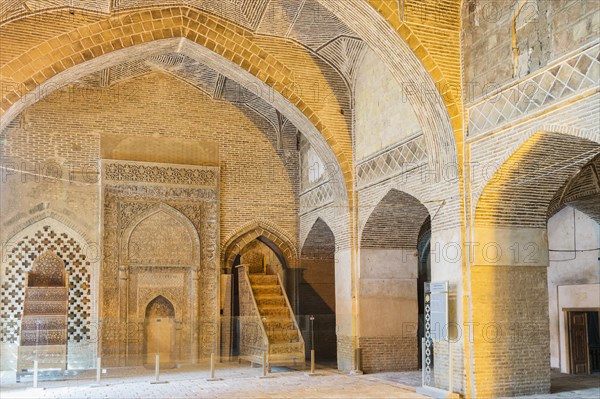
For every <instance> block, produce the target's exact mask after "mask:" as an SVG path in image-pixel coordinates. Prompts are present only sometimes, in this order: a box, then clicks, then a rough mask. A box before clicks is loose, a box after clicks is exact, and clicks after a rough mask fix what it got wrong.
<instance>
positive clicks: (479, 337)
mask: <svg viewBox="0 0 600 399" xmlns="http://www.w3.org/2000/svg"><path fill="white" fill-rule="evenodd" d="M475 244H476V245H477V246H476V247H475V248H474V258H473V262H472V265H471V273H470V279H471V282H470V283H471V307H472V310H471V312H470V318H471V320H470V321H471V323H472V326H473V341H472V344H471V345H472V349H473V354H472V357H473V358H472V361H471V373H472V375H471V378H472V380H473V381H474V390H473V392H472V394H473V396H476V397H498V396H520V395H534V394H544V393H548V392H549V391H550V333H549V321H548V320H549V319H548V285H547V267H548V239H547V233H546V229H545V228H526V227H510V226H507V227H503V226H502V227H501V226H496V227H491V226H490V227H487V226H486V227H476V229H475Z"/></svg>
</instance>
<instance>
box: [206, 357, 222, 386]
mask: <svg viewBox="0 0 600 399" xmlns="http://www.w3.org/2000/svg"><path fill="white" fill-rule="evenodd" d="M222 380H223V379H222V378H215V354H214V352H213V353H211V354H210V378H207V379H206V381H222Z"/></svg>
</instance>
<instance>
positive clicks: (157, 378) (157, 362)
mask: <svg viewBox="0 0 600 399" xmlns="http://www.w3.org/2000/svg"><path fill="white" fill-rule="evenodd" d="M168 383H169V381H161V380H160V354H159V353H158V348H157V353H156V355H155V357H154V381H152V382H150V384H168Z"/></svg>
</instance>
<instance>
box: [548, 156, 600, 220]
mask: <svg viewBox="0 0 600 399" xmlns="http://www.w3.org/2000/svg"><path fill="white" fill-rule="evenodd" d="M566 206H571V207H573V208H575V209H577V210H578V211H580V212H583V213H585V214H586V215H588V216H589V217H590V218H592V219H594V220H595V221H596V222H597V223H600V154H599V155H597V156H596V157H595V158H594V159H592V160H591V161H590V162H588V163H587V164H585V165H583V166H582V167H581V169H580V170H579V172H577V174H576V175H575V176H573V177H571V178H570V179H569V180H567V181H566V182H565V183H564V184H563V186H562V187H561V188H560V189H559V190H558V191H557V192H556V194H555V195H554V198H552V201H551V202H550V205H549V207H548V213H547V215H548V219H550V218H551V217H552V216H554V215H555V214H556V213H558V212H559V211H560V210H561V209H563V208H564V207H566Z"/></svg>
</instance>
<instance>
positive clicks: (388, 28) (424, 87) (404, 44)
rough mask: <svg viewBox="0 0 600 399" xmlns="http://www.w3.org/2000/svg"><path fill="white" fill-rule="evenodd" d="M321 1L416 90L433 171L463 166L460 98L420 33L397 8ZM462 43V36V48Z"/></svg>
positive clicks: (373, 1) (410, 92)
mask: <svg viewBox="0 0 600 399" xmlns="http://www.w3.org/2000/svg"><path fill="white" fill-rule="evenodd" d="M317 1H318V2H319V3H320V4H321V5H323V6H324V7H325V8H327V9H328V10H329V11H331V12H332V13H333V14H334V15H336V16H337V17H338V18H339V19H340V20H341V21H342V22H343V23H344V24H346V25H347V26H348V27H350V28H351V29H352V30H354V31H355V32H356V33H357V34H358V35H359V36H360V37H361V38H362V39H363V40H364V41H365V42H366V43H367V44H368V45H369V47H371V49H372V50H373V51H374V52H375V53H376V54H377V55H378V56H379V58H380V59H381V60H382V61H383V62H384V63H385V64H386V65H387V67H388V68H389V69H390V71H391V72H392V74H393V75H394V77H395V78H396V79H397V80H398V82H399V83H400V84H401V85H405V87H407V88H410V89H407V90H406V91H405V93H406V95H407V96H408V98H409V101H410V102H411V104H412V106H413V108H414V109H415V114H416V116H417V119H418V120H419V123H420V125H421V127H422V128H423V133H424V136H425V139H426V142H427V147H428V148H429V149H430V151H431V153H432V159H430V162H432V167H434V168H435V170H436V171H437V172H438V173H439V174H441V173H442V169H443V166H444V165H448V164H455V163H456V162H457V161H458V162H460V159H459V158H458V157H459V155H460V154H458V152H457V151H458V150H457V148H456V142H457V141H460V140H462V136H463V132H462V129H463V120H462V112H461V101H460V98H456V96H455V95H454V94H453V93H452V90H451V89H452V88H451V86H450V85H449V82H448V80H447V78H446V77H445V74H444V73H443V72H442V69H441V68H440V65H438V63H437V62H436V61H435V60H434V58H433V57H432V54H431V53H430V52H429V50H428V49H427V47H426V46H425V45H423V44H422V42H421V40H420V39H419V38H418V37H417V34H415V32H414V31H413V30H412V29H411V28H410V27H409V26H408V25H407V24H406V23H402V22H401V21H400V19H399V16H398V9H397V3H396V2H385V1H379V0H369V1H368V2H367V1H364V0H344V2H339V1H338V0H317ZM459 15H460V14H459ZM433 30H434V29H432V31H433ZM458 40H459V37H458V33H457V37H456V41H457V43H458ZM391 49H393V51H391ZM458 55H460V53H458ZM456 89H458V88H456ZM432 93H433V95H432Z"/></svg>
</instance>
